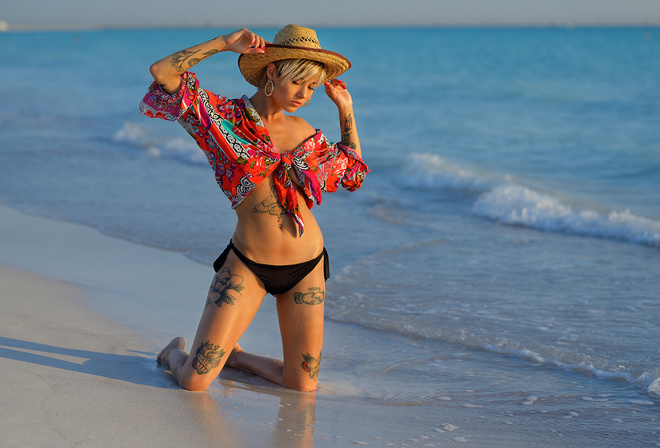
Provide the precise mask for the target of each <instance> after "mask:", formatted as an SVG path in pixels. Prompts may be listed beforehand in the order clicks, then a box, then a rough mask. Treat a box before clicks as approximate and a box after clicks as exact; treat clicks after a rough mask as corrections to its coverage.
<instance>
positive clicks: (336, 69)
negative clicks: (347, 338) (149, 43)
mask: <svg viewBox="0 0 660 448" xmlns="http://www.w3.org/2000/svg"><path fill="white" fill-rule="evenodd" d="M227 51H232V52H235V53H239V54H241V56H239V59H238V65H239V68H240V71H241V73H242V74H243V76H244V77H245V79H246V80H247V81H248V82H249V83H250V84H253V85H254V86H256V87H258V91H257V92H256V93H255V94H254V95H253V96H252V97H251V98H248V97H247V96H243V97H242V98H240V99H233V100H230V99H227V98H225V97H223V96H219V95H216V94H214V93H212V92H210V91H207V90H203V89H201V88H200V87H199V82H198V80H197V77H196V76H195V74H194V73H192V72H189V71H187V70H188V69H189V68H191V67H192V66H193V65H195V64H197V63H199V62H201V61H203V60H204V59H206V58H208V57H209V56H211V55H214V54H216V53H221V52H227ZM348 68H350V62H349V61H348V60H347V59H346V58H345V57H343V56H341V55H340V54H337V53H334V52H331V51H328V50H323V49H322V48H321V46H320V44H319V42H318V39H317V38H316V33H315V32H314V30H311V29H308V28H303V27H299V26H295V25H288V26H286V27H284V28H282V29H281V30H280V31H279V32H278V33H277V35H276V36H275V38H274V39H273V43H272V44H271V43H270V42H266V41H264V39H263V38H262V37H260V36H258V35H256V34H254V33H253V32H251V31H249V30H247V29H242V30H239V31H236V32H233V33H231V34H227V35H225V36H219V37H217V38H215V39H213V40H211V41H209V42H206V43H203V44H200V45H197V46H194V47H191V48H188V49H186V50H182V51H179V52H178V53H174V54H173V55H171V56H168V57H166V58H164V59H162V60H160V61H158V62H156V63H154V64H153V65H152V66H151V69H150V70H151V74H152V75H153V77H154V79H155V82H154V83H153V84H152V86H151V88H150V89H149V92H148V93H147V95H146V96H145V97H144V99H143V101H142V103H141V105H140V109H141V111H142V113H143V114H145V115H147V116H150V117H156V118H163V119H167V120H177V121H178V122H179V123H180V124H181V125H182V126H183V127H184V129H185V130H186V131H188V133H189V134H190V135H191V136H192V137H193V138H194V139H195V141H196V142H197V144H198V145H199V146H200V148H201V149H202V151H204V153H205V154H206V156H207V158H208V161H209V164H210V165H211V167H212V168H213V170H214V172H215V177H216V181H217V182H218V185H219V186H220V188H221V189H222V191H223V192H224V193H225V195H226V196H227V197H228V198H229V200H230V201H231V205H232V208H233V209H234V210H235V212H236V215H237V217H238V222H237V224H236V230H235V231H234V234H233V236H232V239H231V241H230V242H229V245H228V246H227V248H226V249H225V250H224V252H223V253H222V254H221V255H220V257H219V258H218V259H217V260H216V262H215V263H214V266H213V267H214V270H215V276H214V278H213V281H212V283H211V287H210V289H209V294H208V298H207V300H206V306H205V308H204V311H203V314H202V318H201V321H200V323H199V327H198V329H197V334H196V335H195V340H194V341H193V343H192V345H191V346H190V353H188V352H187V351H185V349H186V340H185V339H184V338H181V337H179V338H175V339H173V340H172V341H171V342H170V343H169V344H168V345H167V346H166V347H165V348H164V349H163V350H162V351H161V352H159V353H158V361H159V362H161V363H163V364H165V365H167V366H169V367H170V369H171V370H172V374H173V375H174V377H175V378H176V380H177V381H178V383H179V384H180V385H181V387H183V388H186V389H190V390H204V389H206V388H207V387H208V386H209V385H210V384H211V382H212V381H214V380H215V378H216V377H217V376H218V374H219V373H220V370H221V369H222V367H223V366H224V365H225V364H226V365H228V366H230V367H235V368H238V369H242V370H246V371H249V372H253V373H255V374H257V375H261V376H263V377H264V378H267V379H269V380H271V381H274V382H275V383H278V384H281V385H283V386H286V387H290V388H293V389H298V390H304V391H309V390H314V389H316V384H317V380H318V374H319V366H320V363H321V351H322V345H323V305H324V300H325V280H327V278H328V276H329V269H328V264H329V260H328V254H327V252H326V251H325V249H324V247H323V237H322V235H321V231H320V229H319V226H318V224H317V222H316V220H315V219H314V216H313V215H312V213H311V210H310V209H311V208H312V206H313V205H314V203H315V202H316V203H317V204H319V203H320V202H321V194H322V192H333V191H336V190H337V189H338V188H339V187H340V186H343V187H344V188H346V189H348V190H351V191H352V190H355V189H357V188H359V187H360V185H361V184H362V181H363V179H364V176H365V174H366V173H367V172H368V168H367V166H366V164H365V163H364V162H363V161H362V159H361V153H360V142H359V140H358V135H357V130H356V127H355V120H354V117H353V101H352V98H351V95H350V94H349V93H348V91H347V90H346V85H345V84H344V83H343V82H342V81H339V80H338V79H336V77H337V76H339V75H340V74H341V73H343V72H344V71H346V70H348ZM322 85H323V86H324V88H325V92H326V93H327V95H328V96H329V97H330V99H331V100H332V101H333V102H334V103H335V105H336V106H337V108H338V110H339V123H340V128H341V135H342V141H341V142H340V143H336V144H332V143H330V142H329V141H328V140H327V139H326V137H325V136H324V135H323V134H322V133H321V131H319V130H318V129H315V128H313V127H312V126H310V125H309V124H308V123H307V122H306V121H305V120H303V119H302V118H299V117H296V116H293V115H285V113H284V112H288V113H292V112H295V111H296V110H297V109H298V108H299V107H302V106H305V105H306V104H307V103H309V101H310V100H311V97H312V94H313V93H314V90H315V89H316V88H317V87H320V86H322ZM266 293H270V294H271V295H273V296H274V297H275V298H276V300H277V314H278V319H279V325H280V332H281V337H282V345H283V354H284V360H283V361H280V360H275V359H271V358H265V357H261V356H258V355H254V354H250V353H246V352H244V351H243V350H241V347H240V346H239V345H238V340H239V338H240V337H241V335H242V334H243V332H244V331H245V330H246V329H247V327H248V325H249V324H250V322H251V321H252V319H253V318H254V316H255V314H256V312H257V310H258V308H259V306H260V304H261V301H262V300H263V298H264V296H265V295H266Z"/></svg>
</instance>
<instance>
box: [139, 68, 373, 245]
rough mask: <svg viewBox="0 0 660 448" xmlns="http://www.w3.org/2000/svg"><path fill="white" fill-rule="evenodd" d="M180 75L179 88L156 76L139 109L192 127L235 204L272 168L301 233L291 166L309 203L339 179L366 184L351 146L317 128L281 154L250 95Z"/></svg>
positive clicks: (333, 188)
mask: <svg viewBox="0 0 660 448" xmlns="http://www.w3.org/2000/svg"><path fill="white" fill-rule="evenodd" d="M181 78H182V83H181V88H180V89H179V91H178V92H176V93H173V94H168V93H167V92H165V91H164V90H162V89H161V88H160V86H159V85H158V84H157V83H156V82H154V83H153V84H152V85H151V87H150V88H149V92H148V93H147V95H146V96H145V97H144V99H143V100H142V102H141V104H140V111H141V112H142V113H143V114H144V115H146V116H148V117H152V118H162V119H165V120H171V121H175V120H176V121H178V122H179V123H180V124H181V126H183V128H184V129H185V130H186V131H188V133H189V134H190V135H191V136H192V137H193V138H194V139H195V141H196V142H197V144H198V145H199V147H200V148H201V149H202V151H204V154H206V157H207V159H208V161H209V165H211V167H212V168H213V172H214V173H215V179H216V181H217V183H218V185H219V186H220V188H221V189H222V191H223V192H224V193H225V195H226V196H227V198H229V200H230V201H231V204H232V208H236V207H237V206H238V205H239V204H240V203H241V202H242V201H243V199H244V198H245V197H246V196H247V195H248V193H250V191H252V189H253V188H254V187H256V186H257V185H258V184H259V183H260V182H262V181H264V180H265V179H266V178H268V176H270V175H271V174H272V175H273V181H274V184H275V190H276V191H277V197H278V199H279V201H280V203H281V204H282V206H283V207H284V209H285V210H286V212H287V214H288V215H289V216H291V217H292V218H293V219H294V220H295V222H296V224H297V226H298V230H299V233H300V235H302V234H303V232H304V229H305V225H304V223H303V220H302V216H301V214H300V207H299V205H298V196H297V195H296V192H295V189H294V184H293V182H292V181H291V178H290V177H289V169H290V168H293V169H294V172H295V176H296V180H297V181H298V183H299V184H300V185H301V186H302V190H303V192H304V198H305V202H306V203H307V206H308V207H309V208H311V207H313V205H314V202H316V203H317V204H320V203H321V192H334V191H337V189H338V188H339V185H340V184H341V185H342V186H343V187H344V188H346V189H347V190H349V191H354V190H356V189H357V188H360V186H361V185H362V181H363V180H364V176H365V175H366V174H367V173H368V172H369V168H368V167H367V165H366V164H365V163H364V162H363V161H362V159H361V158H360V156H359V155H358V154H357V153H356V152H355V151H353V150H352V149H351V148H349V147H348V146H346V145H343V144H341V143H335V144H332V143H330V142H328V140H327V138H326V137H325V136H324V135H323V133H321V131H320V130H318V129H317V130H316V133H315V134H314V135H312V136H311V137H309V138H308V139H307V140H305V141H304V142H302V143H301V144H300V145H299V146H298V147H296V148H295V149H293V150H291V151H288V152H285V153H284V154H279V153H278V152H277V150H276V149H275V147H274V146H273V143H272V142H271V139H270V136H269V135H268V130H267V129H266V127H265V126H264V124H263V122H262V121H261V118H260V117H259V114H258V113H257V111H256V110H255V109H254V107H253V106H252V104H251V103H250V100H249V99H248V98H247V97H246V96H243V97H242V98H240V99H233V100H230V99H227V98H225V97H223V96H218V95H215V94H214V93H212V92H209V91H206V90H204V89H200V88H199V81H198V80H197V77H196V76H195V74H194V73H192V72H185V73H183V74H182V75H181Z"/></svg>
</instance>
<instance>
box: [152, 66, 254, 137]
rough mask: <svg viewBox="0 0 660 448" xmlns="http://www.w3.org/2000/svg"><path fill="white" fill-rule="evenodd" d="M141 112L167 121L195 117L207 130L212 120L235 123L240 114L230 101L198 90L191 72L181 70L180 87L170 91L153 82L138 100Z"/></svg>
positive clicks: (197, 82)
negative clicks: (140, 100) (140, 99)
mask: <svg viewBox="0 0 660 448" xmlns="http://www.w3.org/2000/svg"><path fill="white" fill-rule="evenodd" d="M140 112H142V114H144V115H146V116H148V117H151V118H161V119H163V120H170V121H176V120H179V121H182V119H183V120H185V121H195V119H196V120H199V124H201V126H202V127H203V128H204V129H209V128H210V127H211V122H212V121H213V120H216V121H221V120H227V121H230V122H231V123H232V124H235V123H236V122H237V121H238V120H240V117H241V111H240V108H239V107H238V106H237V105H236V104H235V103H234V102H233V101H231V100H230V99H228V98H226V97H224V96H220V95H216V94H214V93H212V92H209V91H206V90H204V89H201V88H200V87H199V80H198V79H197V75H195V74H194V73H193V72H184V73H182V74H181V87H179V90H178V91H177V92H174V93H171V94H170V93H167V92H166V91H164V90H163V89H162V88H161V86H160V85H158V83H157V82H156V81H154V82H153V83H152V84H151V86H149V91H148V92H147V94H146V95H145V96H144V98H143V99H142V102H141V103H140ZM191 116H192V117H191Z"/></svg>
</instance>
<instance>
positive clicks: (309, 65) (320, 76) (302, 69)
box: [260, 59, 326, 87]
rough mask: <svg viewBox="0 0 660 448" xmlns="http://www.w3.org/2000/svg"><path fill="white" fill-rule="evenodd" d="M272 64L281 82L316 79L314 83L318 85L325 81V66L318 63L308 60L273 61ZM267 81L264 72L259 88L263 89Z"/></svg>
mask: <svg viewBox="0 0 660 448" xmlns="http://www.w3.org/2000/svg"><path fill="white" fill-rule="evenodd" d="M274 64H275V68H276V69H277V75H278V76H279V78H280V80H281V82H288V81H292V80H296V79H304V80H308V79H316V83H317V84H318V85H320V84H323V83H324V82H325V81H326V72H325V66H324V65H323V64H321V63H320V62H316V61H311V60H309V59H282V60H280V61H275V62H274ZM267 81H268V76H267V75H266V72H265V71H264V74H263V77H262V78H261V83H260V86H261V87H264V86H265V85H266V82H267Z"/></svg>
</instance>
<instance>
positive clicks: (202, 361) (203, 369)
mask: <svg viewBox="0 0 660 448" xmlns="http://www.w3.org/2000/svg"><path fill="white" fill-rule="evenodd" d="M224 355H225V351H224V350H223V349H221V348H220V346H219V345H214V344H212V343H211V341H210V340H207V341H206V342H202V345H200V346H199V348H198V349H197V352H196V353H195V358H194V359H193V360H192V367H193V369H195V370H196V371H197V374H199V375H204V374H206V373H209V372H210V371H211V370H213V369H215V368H216V367H218V366H219V365H220V360H221V359H222V357H223V356H224Z"/></svg>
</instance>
